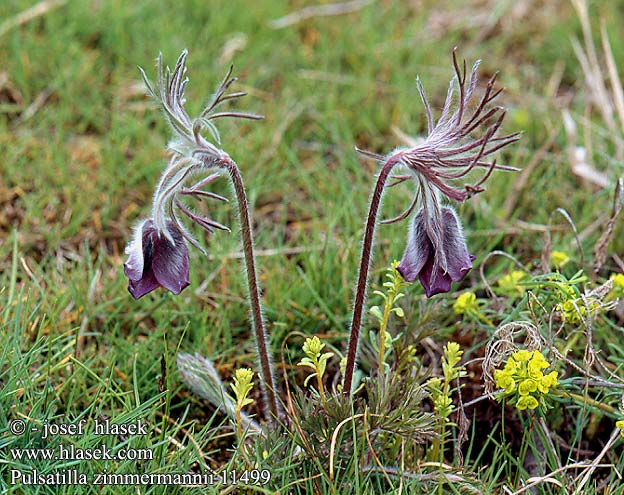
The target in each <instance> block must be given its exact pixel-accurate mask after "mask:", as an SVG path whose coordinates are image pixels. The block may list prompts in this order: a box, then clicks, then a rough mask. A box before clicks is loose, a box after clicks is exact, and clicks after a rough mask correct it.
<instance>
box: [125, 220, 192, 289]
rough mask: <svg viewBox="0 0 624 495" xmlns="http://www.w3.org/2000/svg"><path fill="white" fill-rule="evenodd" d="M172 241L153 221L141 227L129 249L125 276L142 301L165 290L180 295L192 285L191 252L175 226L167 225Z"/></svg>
mask: <svg viewBox="0 0 624 495" xmlns="http://www.w3.org/2000/svg"><path fill="white" fill-rule="evenodd" d="M167 229H168V234H169V236H168V237H171V239H173V242H171V241H170V240H169V238H167V237H165V236H164V235H162V234H161V233H160V232H159V231H158V230H157V229H156V228H155V227H154V222H153V221H152V220H144V221H142V222H141V223H140V224H139V225H137V228H136V231H135V234H134V238H133V239H132V241H131V242H130V244H128V247H126V254H127V255H128V260H127V261H126V263H125V264H124V273H125V274H126V276H127V277H128V280H129V283H128V290H129V291H130V294H132V297H134V298H135V299H139V298H140V297H143V296H144V295H145V294H147V293H148V292H151V291H153V290H154V289H157V288H158V287H164V288H165V289H168V290H170V291H171V292H173V293H174V294H179V293H180V292H182V290H183V289H184V288H185V287H187V286H188V285H189V252H188V247H187V246H186V241H185V240H184V237H183V236H182V233H181V232H180V231H179V230H178V229H177V227H176V226H175V224H173V222H169V224H168V225H167Z"/></svg>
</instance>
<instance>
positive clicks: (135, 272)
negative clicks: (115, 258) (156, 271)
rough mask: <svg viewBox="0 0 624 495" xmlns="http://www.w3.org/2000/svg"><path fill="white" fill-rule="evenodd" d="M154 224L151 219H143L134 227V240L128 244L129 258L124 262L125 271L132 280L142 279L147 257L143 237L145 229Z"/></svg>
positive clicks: (127, 252)
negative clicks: (144, 252) (145, 256)
mask: <svg viewBox="0 0 624 495" xmlns="http://www.w3.org/2000/svg"><path fill="white" fill-rule="evenodd" d="M151 226H152V222H151V220H143V221H142V222H141V223H139V224H138V225H137V226H136V227H135V229H134V236H133V238H132V241H130V243H129V244H128V246H126V251H125V252H126V254H127V255H128V260H127V261H126V262H125V264H124V273H125V274H126V276H127V277H128V278H129V279H130V280H135V281H136V280H140V279H141V277H142V276H143V269H144V267H145V258H144V254H143V238H144V236H145V230H146V229H149V228H150V227H151Z"/></svg>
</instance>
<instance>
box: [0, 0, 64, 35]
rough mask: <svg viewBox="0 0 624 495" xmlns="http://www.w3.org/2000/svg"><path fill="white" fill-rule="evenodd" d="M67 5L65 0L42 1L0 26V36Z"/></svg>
mask: <svg viewBox="0 0 624 495" xmlns="http://www.w3.org/2000/svg"><path fill="white" fill-rule="evenodd" d="M66 3H67V0H44V1H43V2H39V3H38V4H37V5H34V6H32V7H30V8H28V9H26V10H24V11H22V12H20V13H19V14H17V15H16V16H14V17H10V18H9V19H7V20H6V21H4V22H3V23H2V24H0V36H2V35H4V34H6V33H8V32H9V31H10V30H11V29H13V28H15V27H18V26H22V25H23V24H26V23H27V22H30V21H32V20H33V19H35V18H37V17H40V16H42V15H45V14H47V13H48V12H49V11H51V10H53V9H55V8H57V7H60V6H62V5H64V4H66Z"/></svg>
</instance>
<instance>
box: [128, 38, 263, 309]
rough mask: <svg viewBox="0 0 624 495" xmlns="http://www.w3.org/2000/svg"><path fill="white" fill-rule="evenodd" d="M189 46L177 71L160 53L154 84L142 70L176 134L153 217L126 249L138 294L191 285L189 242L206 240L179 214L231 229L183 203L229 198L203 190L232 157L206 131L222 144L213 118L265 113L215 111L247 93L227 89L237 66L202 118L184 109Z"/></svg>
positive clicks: (134, 293) (208, 226) (203, 224)
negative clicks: (198, 178) (184, 223)
mask: <svg viewBox="0 0 624 495" xmlns="http://www.w3.org/2000/svg"><path fill="white" fill-rule="evenodd" d="M186 58H187V51H186V50H184V51H183V52H182V54H181V55H180V57H179V59H178V61H177V63H176V65H175V68H174V69H173V71H171V70H170V69H169V67H167V68H166V69H165V70H164V71H163V66H162V56H159V57H158V60H157V70H158V79H157V81H156V84H155V85H152V83H151V82H150V81H149V80H148V78H147V76H146V75H145V72H144V71H143V70H142V69H140V70H141V75H142V76H143V80H144V82H145V85H146V87H147V92H148V94H149V95H150V96H151V97H153V98H154V99H156V100H157V101H158V103H159V104H160V106H161V108H162V110H163V113H164V115H165V118H166V119H167V121H168V123H169V124H170V126H171V128H172V130H173V132H174V139H173V140H172V141H171V142H170V143H169V146H168V151H169V153H170V155H171V159H170V161H169V164H168V166H167V167H166V169H165V170H164V172H163V174H162V176H161V178H160V181H159V182H158V185H157V187H156V189H155V191H154V196H153V202H152V216H151V218H149V219H148V220H142V221H141V222H140V223H139V225H138V227H137V229H136V232H135V235H134V238H133V240H132V241H131V242H130V243H129V245H128V247H127V248H126V254H127V255H128V260H127V262H126V264H125V265H124V273H125V274H126V276H127V277H128V280H129V284H128V290H129V291H130V293H131V294H132V296H133V297H135V298H136V299H138V298H139V297H142V296H143V295H145V294H147V293H148V292H151V291H152V290H154V289H156V288H157V287H164V288H166V289H168V290H170V291H171V292H173V293H174V294H179V293H180V291H182V290H183V289H184V288H185V287H186V286H188V285H189V254H188V247H187V242H190V243H191V244H192V245H194V246H195V247H197V248H198V249H199V250H200V251H202V252H204V253H205V251H204V249H203V248H202V246H201V244H200V243H199V242H198V241H197V240H196V239H195V238H194V237H193V235H192V234H191V233H190V232H189V231H188V230H187V229H186V228H185V227H184V225H183V224H182V222H181V221H180V219H179V215H180V214H182V215H184V216H186V217H187V218H189V219H190V220H192V221H193V222H195V223H196V224H197V225H199V226H200V227H202V229H204V230H205V231H206V232H207V233H209V234H212V233H214V231H215V229H219V230H226V231H229V229H228V228H227V227H226V226H225V225H221V224H220V223H218V222H215V221H214V220H211V219H209V218H206V217H204V216H202V215H200V214H198V213H195V212H194V211H193V210H192V209H191V208H190V207H189V206H188V205H186V204H185V203H184V199H185V198H196V199H216V200H219V201H227V199H226V198H224V197H222V196H219V195H218V194H214V193H212V192H209V191H204V190H203V189H202V188H203V187H204V186H205V185H207V184H208V183H210V182H212V181H214V180H215V179H217V178H218V177H219V176H220V175H221V173H222V170H223V167H219V166H218V165H219V164H221V163H223V162H225V161H227V160H230V158H229V156H228V154H227V153H226V152H225V151H223V150H222V149H220V148H219V147H218V146H216V145H215V144H213V143H211V142H209V141H208V140H206V139H205V138H204V137H203V136H202V135H201V131H202V130H203V129H208V130H209V131H210V133H211V134H212V137H213V138H214V141H215V142H217V143H219V141H220V138H219V133H218V131H217V129H216V127H215V125H214V123H213V120H214V119H217V118H221V117H242V118H248V119H258V118H260V117H259V116H257V115H254V114H246V113H238V112H229V111H226V112H216V111H215V109H216V108H217V107H218V106H219V105H221V104H222V103H224V102H225V101H228V100H232V99H235V98H238V97H240V96H244V95H245V93H242V92H238V93H229V94H226V92H227V90H228V88H229V87H230V86H231V85H232V83H234V81H236V78H233V77H230V76H231V73H232V68H230V71H229V72H228V74H227V76H226V78H225V79H224V80H223V82H222V83H221V85H220V86H219V87H218V88H217V91H216V93H215V95H214V96H213V98H212V100H211V101H210V103H209V104H208V106H207V107H206V108H205V109H204V110H203V111H202V112H201V114H200V115H199V117H197V118H196V119H191V118H190V117H189V115H188V113H187V112H186V110H185V108H184V103H185V99H184V90H185V88H186V84H187V82H188V79H186V78H185V74H186ZM197 176H200V177H201V178H200V180H199V182H197V183H196V184H194V185H192V186H190V187H188V185H187V184H188V182H189V181H190V180H191V179H192V178H193V177H197Z"/></svg>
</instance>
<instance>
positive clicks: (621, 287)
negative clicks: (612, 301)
mask: <svg viewBox="0 0 624 495" xmlns="http://www.w3.org/2000/svg"><path fill="white" fill-rule="evenodd" d="M610 280H611V281H612V282H613V288H612V289H611V294H612V295H613V297H619V298H624V273H614V274H613V275H611V279H610ZM611 294H609V295H611Z"/></svg>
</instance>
